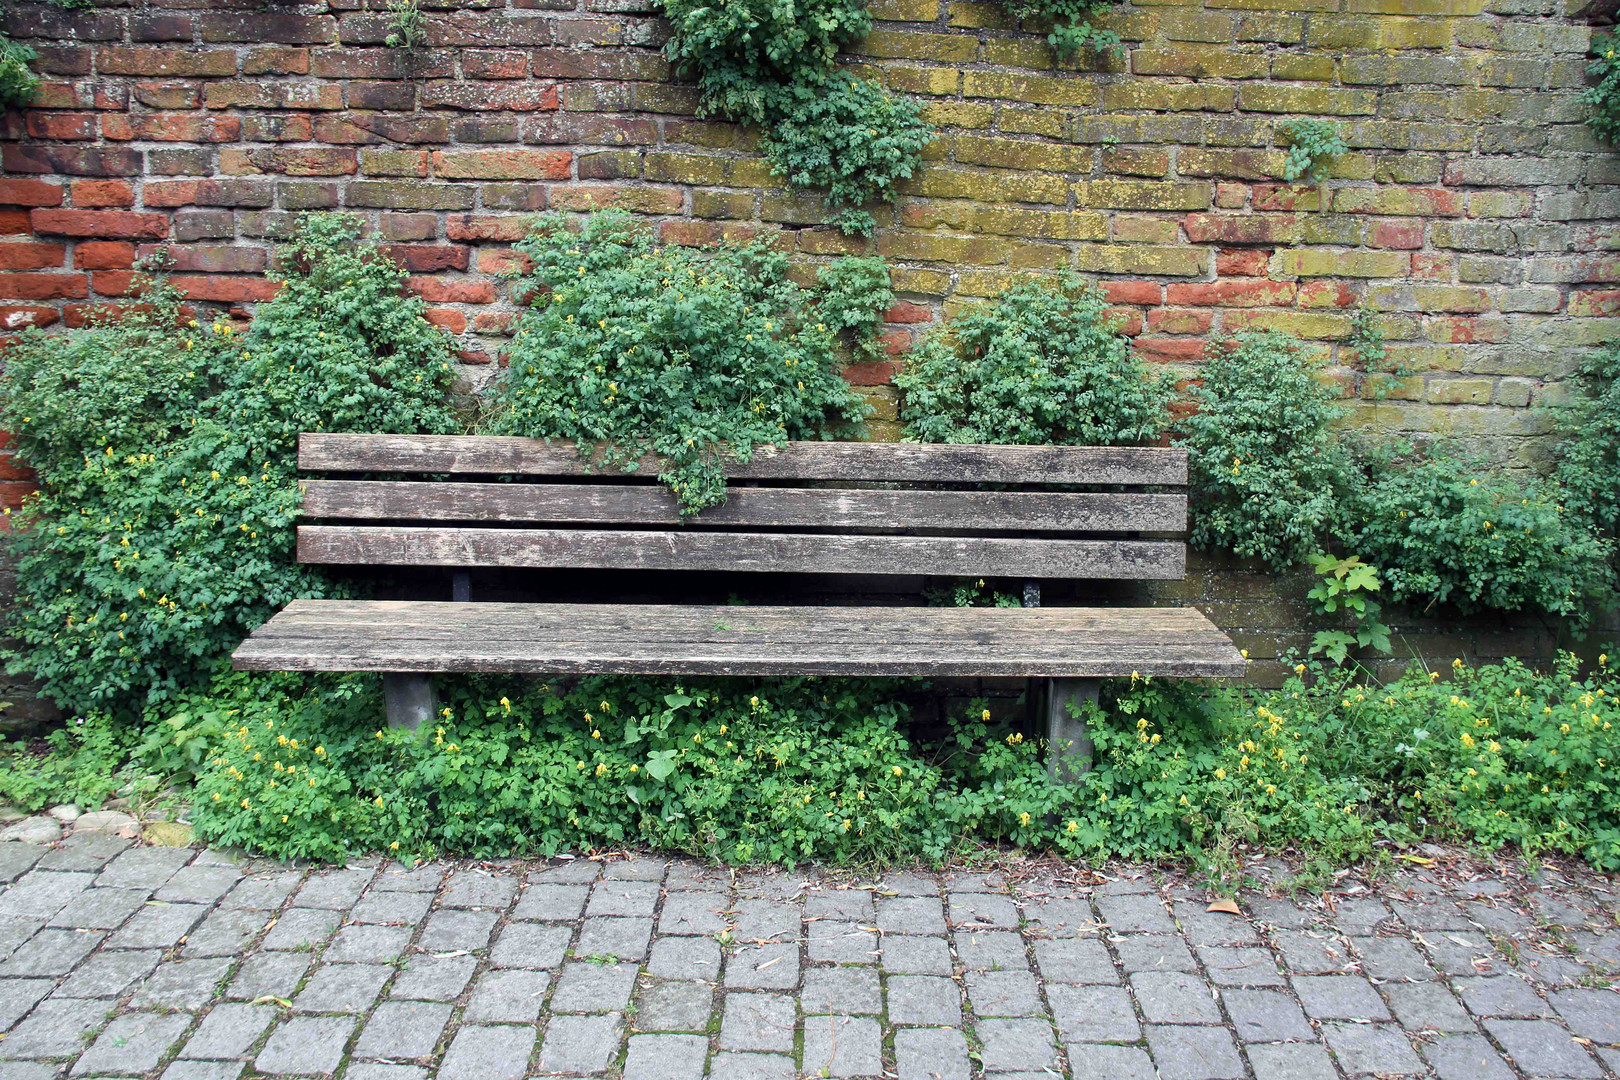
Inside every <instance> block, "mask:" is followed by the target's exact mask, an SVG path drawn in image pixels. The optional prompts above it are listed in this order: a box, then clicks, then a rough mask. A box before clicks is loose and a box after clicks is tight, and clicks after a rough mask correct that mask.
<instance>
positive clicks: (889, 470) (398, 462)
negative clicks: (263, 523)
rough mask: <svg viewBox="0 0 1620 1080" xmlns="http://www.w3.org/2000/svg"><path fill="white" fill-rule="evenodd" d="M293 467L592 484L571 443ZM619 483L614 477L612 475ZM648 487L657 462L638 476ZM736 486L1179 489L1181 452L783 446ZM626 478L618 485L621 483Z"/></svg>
mask: <svg viewBox="0 0 1620 1080" xmlns="http://www.w3.org/2000/svg"><path fill="white" fill-rule="evenodd" d="M298 467H299V468H300V469H304V470H306V471H314V472H368V473H391V472H394V473H397V472H412V473H415V472H424V473H450V474H459V475H495V476H588V475H591V474H592V473H593V472H596V473H601V472H603V471H604V469H603V468H602V467H600V466H598V467H597V468H596V469H594V470H593V469H592V468H591V467H590V466H589V465H588V464H587V463H586V462H585V461H583V460H581V458H580V456H579V453H578V451H577V450H575V448H574V444H573V443H572V442H569V441H566V440H553V441H547V440H544V439H528V438H520V437H517V436H503V435H373V434H352V435H350V434H319V433H313V432H306V433H304V434H302V435H300V436H299V439H298ZM611 471H612V472H613V473H615V474H617V473H619V470H618V469H617V468H613V469H611ZM638 475H640V476H641V477H644V478H645V479H646V481H647V482H649V483H650V482H652V481H653V480H654V479H655V478H656V477H657V475H658V465H657V462H656V461H653V460H650V459H649V460H648V461H647V462H646V463H644V464H643V466H642V468H641V469H640V471H639V474H638ZM726 475H727V476H730V477H734V478H736V479H739V480H744V479H754V480H872V481H912V482H919V483H958V484H1021V483H1027V482H1029V481H1030V480H1031V479H1037V478H1038V480H1039V482H1040V483H1043V484H1099V485H1149V484H1164V485H1172V486H1175V485H1182V486H1184V485H1185V484H1186V483H1187V452H1186V451H1185V450H1174V449H1164V448H1161V447H1111V446H987V445H980V444H927V445H923V444H916V443H837V442H788V443H781V444H779V445H776V446H759V447H756V448H755V450H754V455H753V459H752V460H751V461H747V462H736V461H734V462H731V463H730V464H728V465H727V466H726ZM621 478H622V477H621Z"/></svg>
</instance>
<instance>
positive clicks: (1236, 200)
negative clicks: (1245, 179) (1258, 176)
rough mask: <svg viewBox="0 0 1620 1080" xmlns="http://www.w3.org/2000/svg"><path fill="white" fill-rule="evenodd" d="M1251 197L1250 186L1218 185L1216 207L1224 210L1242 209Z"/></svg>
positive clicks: (1216, 188)
mask: <svg viewBox="0 0 1620 1080" xmlns="http://www.w3.org/2000/svg"><path fill="white" fill-rule="evenodd" d="M1248 197H1249V185H1248V184H1225V183H1221V184H1216V185H1215V205H1216V206H1219V207H1220V208H1221V209H1223V210H1236V209H1238V208H1240V207H1241V206H1242V205H1243V204H1244V202H1245V201H1246V200H1247V199H1248Z"/></svg>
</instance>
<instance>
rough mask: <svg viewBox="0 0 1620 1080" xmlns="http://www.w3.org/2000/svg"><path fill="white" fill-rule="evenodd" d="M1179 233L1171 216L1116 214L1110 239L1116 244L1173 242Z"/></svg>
mask: <svg viewBox="0 0 1620 1080" xmlns="http://www.w3.org/2000/svg"><path fill="white" fill-rule="evenodd" d="M1179 235H1180V230H1179V228H1178V227H1177V225H1176V222H1175V221H1174V220H1173V219H1171V218H1157V217H1145V216H1140V215H1135V214H1116V215H1115V216H1114V220H1113V234H1112V236H1111V239H1112V240H1113V241H1114V242H1115V243H1116V244H1173V243H1175V242H1176V238H1177V237H1178V236H1179Z"/></svg>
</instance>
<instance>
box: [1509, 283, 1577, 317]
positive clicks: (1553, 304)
mask: <svg viewBox="0 0 1620 1080" xmlns="http://www.w3.org/2000/svg"><path fill="white" fill-rule="evenodd" d="M1562 300H1563V296H1562V294H1561V293H1560V292H1559V291H1558V290H1557V289H1550V288H1538V287H1535V286H1527V287H1525V288H1519V289H1508V290H1506V291H1505V292H1503V293H1502V296H1501V299H1500V301H1499V302H1498V304H1497V306H1498V307H1499V308H1501V310H1503V311H1512V312H1552V311H1557V310H1558V307H1559V304H1560V303H1561V302H1562Z"/></svg>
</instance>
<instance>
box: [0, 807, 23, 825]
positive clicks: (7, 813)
mask: <svg viewBox="0 0 1620 1080" xmlns="http://www.w3.org/2000/svg"><path fill="white" fill-rule="evenodd" d="M27 816H28V815H27V814H25V813H23V812H22V811H21V810H19V809H17V808H16V807H15V806H0V825H10V824H11V823H12V822H14V821H21V820H22V819H23V818H25V817H27Z"/></svg>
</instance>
